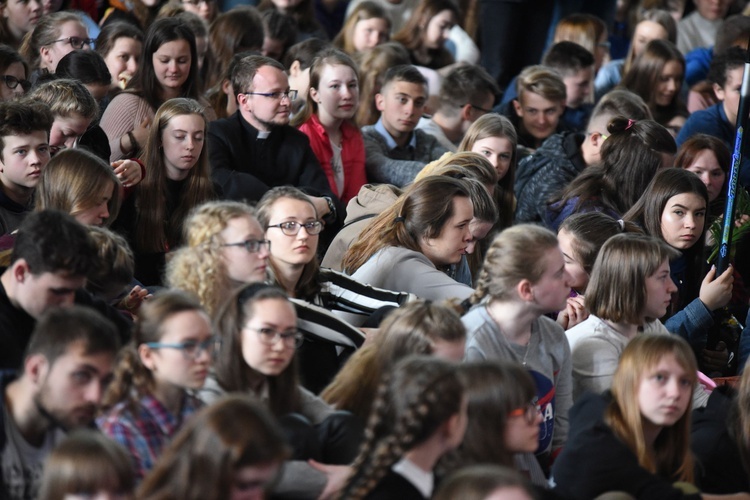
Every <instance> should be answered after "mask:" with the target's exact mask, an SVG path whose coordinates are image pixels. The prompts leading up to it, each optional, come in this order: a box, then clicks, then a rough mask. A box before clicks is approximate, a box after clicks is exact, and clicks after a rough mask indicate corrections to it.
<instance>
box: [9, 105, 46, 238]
mask: <svg viewBox="0 0 750 500" xmlns="http://www.w3.org/2000/svg"><path fill="white" fill-rule="evenodd" d="M52 122H53V117H52V113H51V112H50V110H49V109H48V108H47V106H45V105H44V104H39V103H35V102H32V101H5V102H2V103H0V231H1V232H2V233H1V234H6V233H11V232H13V231H15V230H16V229H18V226H20V225H21V221H23V218H24V217H25V216H26V214H27V213H29V211H31V209H32V208H33V207H32V206H31V202H32V199H33V196H34V190H35V189H36V186H37V184H39V179H40V178H41V174H42V169H43V168H44V167H45V166H46V165H47V162H49V158H50V153H49V131H50V128H51V127H52Z"/></svg>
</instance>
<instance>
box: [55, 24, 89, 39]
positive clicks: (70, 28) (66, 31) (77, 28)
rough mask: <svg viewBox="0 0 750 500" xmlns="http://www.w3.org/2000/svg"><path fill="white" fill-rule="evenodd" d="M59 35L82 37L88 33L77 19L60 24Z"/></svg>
mask: <svg viewBox="0 0 750 500" xmlns="http://www.w3.org/2000/svg"><path fill="white" fill-rule="evenodd" d="M60 35H61V36H63V37H66V36H81V37H82V38H83V37H86V36H87V35H88V32H87V31H86V27H85V26H84V25H82V24H81V23H79V22H78V21H68V22H66V23H63V24H62V25H61V26H60Z"/></svg>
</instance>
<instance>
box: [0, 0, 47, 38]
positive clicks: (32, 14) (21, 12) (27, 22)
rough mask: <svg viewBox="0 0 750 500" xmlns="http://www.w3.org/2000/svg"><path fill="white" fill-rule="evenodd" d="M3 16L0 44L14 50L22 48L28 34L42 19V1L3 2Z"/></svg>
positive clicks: (14, 0) (0, 3)
mask: <svg viewBox="0 0 750 500" xmlns="http://www.w3.org/2000/svg"><path fill="white" fill-rule="evenodd" d="M0 7H2V9H3V16H2V18H0V43H1V44H5V45H8V46H9V47H12V48H14V49H18V48H19V47H20V46H21V42H22V41H23V38H24V36H25V35H26V33H28V32H29V31H31V30H33V29H34V26H36V24H37V23H38V22H39V19H41V17H42V13H43V10H44V9H43V7H42V2H41V1H40V0H30V1H28V2H27V1H25V0H3V2H0Z"/></svg>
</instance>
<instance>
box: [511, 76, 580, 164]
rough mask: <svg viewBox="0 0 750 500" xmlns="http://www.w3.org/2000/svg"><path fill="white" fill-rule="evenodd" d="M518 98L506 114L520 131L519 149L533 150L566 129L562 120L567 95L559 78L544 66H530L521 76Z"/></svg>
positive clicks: (517, 87) (517, 85)
mask: <svg viewBox="0 0 750 500" xmlns="http://www.w3.org/2000/svg"><path fill="white" fill-rule="evenodd" d="M516 91H517V92H518V97H517V98H516V99H514V100H513V101H512V106H509V107H508V106H506V108H505V109H504V110H503V114H505V115H506V116H507V117H508V118H509V119H510V121H511V122H512V123H513V125H514V126H515V127H516V131H518V145H519V146H523V147H525V148H528V149H531V150H534V149H536V148H538V147H539V146H541V145H542V142H544V140H545V139H547V137H549V136H551V135H552V134H554V133H557V132H563V131H564V130H565V129H564V128H563V127H561V126H560V118H561V117H562V114H563V112H564V111H565V101H566V99H567V92H566V90H565V83H564V82H563V81H562V78H561V77H560V75H559V74H558V73H557V72H556V71H554V70H552V69H550V68H547V67H545V66H529V67H528V68H526V69H524V70H523V71H522V72H521V74H520V75H518V81H517V82H516Z"/></svg>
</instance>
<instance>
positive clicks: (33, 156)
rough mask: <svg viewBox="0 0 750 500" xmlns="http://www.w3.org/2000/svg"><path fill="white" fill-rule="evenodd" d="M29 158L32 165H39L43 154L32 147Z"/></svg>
mask: <svg viewBox="0 0 750 500" xmlns="http://www.w3.org/2000/svg"><path fill="white" fill-rule="evenodd" d="M19 86H20V85H19ZM27 158H28V159H29V164H30V165H39V164H40V163H42V160H41V156H40V155H39V152H37V151H36V150H34V149H32V150H31V151H29V156H27Z"/></svg>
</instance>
